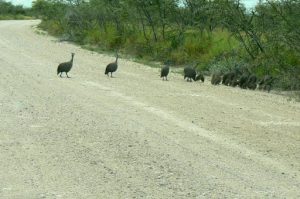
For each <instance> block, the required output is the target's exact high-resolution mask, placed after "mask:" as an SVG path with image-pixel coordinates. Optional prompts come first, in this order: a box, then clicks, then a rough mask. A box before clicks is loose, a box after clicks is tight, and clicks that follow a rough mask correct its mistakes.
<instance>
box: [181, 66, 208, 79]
mask: <svg viewBox="0 0 300 199" xmlns="http://www.w3.org/2000/svg"><path fill="white" fill-rule="evenodd" d="M183 73H184V79H186V78H187V81H188V82H192V80H194V81H198V80H201V81H204V77H203V75H202V74H200V75H198V76H196V75H197V73H196V70H195V69H194V68H191V67H185V68H184V70H183Z"/></svg>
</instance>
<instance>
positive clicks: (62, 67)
mask: <svg viewBox="0 0 300 199" xmlns="http://www.w3.org/2000/svg"><path fill="white" fill-rule="evenodd" d="M71 55H72V58H71V60H70V61H68V62H63V63H60V64H59V65H58V67H57V75H58V74H60V77H62V76H61V75H62V73H63V72H65V73H66V75H67V77H68V78H70V77H69V76H68V72H69V71H70V70H71V68H72V66H73V59H74V55H75V53H71Z"/></svg>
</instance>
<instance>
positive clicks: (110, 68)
mask: <svg viewBox="0 0 300 199" xmlns="http://www.w3.org/2000/svg"><path fill="white" fill-rule="evenodd" d="M118 58H119V55H118V52H117V55H116V61H115V62H112V63H110V64H108V65H107V66H106V69H105V73H104V74H105V75H107V76H108V77H109V73H110V77H113V76H112V73H113V72H116V70H117V69H118Z"/></svg>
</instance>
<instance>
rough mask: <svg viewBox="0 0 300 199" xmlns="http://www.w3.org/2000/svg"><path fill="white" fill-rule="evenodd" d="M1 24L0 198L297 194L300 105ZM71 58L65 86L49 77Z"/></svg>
mask: <svg viewBox="0 0 300 199" xmlns="http://www.w3.org/2000/svg"><path fill="white" fill-rule="evenodd" d="M38 23H39V21H38V20H32V21H0V67H1V68H0V69H1V70H0V198H9V199H10V198H22V199H23V198H70V199H73V198H300V103H299V102H294V101H293V100H289V99H288V98H286V97H284V96H279V95H275V94H272V93H270V94H269V93H265V92H260V91H249V90H241V89H238V88H231V87H226V86H212V85H211V84H210V82H209V81H206V82H205V83H200V82H193V83H189V82H185V81H184V80H183V77H182V75H180V74H177V73H171V74H170V76H169V80H170V81H162V80H161V79H160V78H159V69H157V68H151V67H147V66H144V65H142V64H138V63H135V62H133V61H130V60H126V59H122V58H121V59H119V69H118V71H117V72H116V73H115V78H108V77H107V76H105V75H104V70H105V67H106V65H107V64H108V63H110V62H112V61H114V57H110V56H108V55H104V54H97V53H93V52H90V51H87V50H84V49H82V48H80V47H79V46H76V45H74V44H70V43H66V42H58V41H57V40H56V39H55V38H53V37H50V36H48V35H42V34H37V33H36V29H35V28H34V27H35V26H36V25H37V24H38ZM71 52H75V57H74V66H73V69H72V70H71V72H70V73H69V75H70V76H71V78H59V77H58V76H56V69H57V66H58V64H59V63H60V62H64V61H68V60H70V57H71Z"/></svg>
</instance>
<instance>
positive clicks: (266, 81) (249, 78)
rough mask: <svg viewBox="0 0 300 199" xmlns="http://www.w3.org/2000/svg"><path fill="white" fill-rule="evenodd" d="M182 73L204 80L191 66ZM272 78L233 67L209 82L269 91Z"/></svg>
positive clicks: (109, 69)
mask: <svg viewBox="0 0 300 199" xmlns="http://www.w3.org/2000/svg"><path fill="white" fill-rule="evenodd" d="M74 56H75V53H71V60H70V61H68V62H63V63H60V64H59V65H58V67H57V75H59V74H60V77H62V74H63V73H66V76H67V77H68V78H70V77H69V76H68V72H70V70H71V69H72V66H73V60H74ZM118 59H119V55H118V52H117V53H116V60H115V61H114V62H112V63H109V64H108V65H107V66H106V68H105V72H104V74H105V75H107V76H108V77H109V73H110V77H113V76H112V74H113V73H114V72H116V71H117V69H118ZM169 72H170V66H169V65H166V66H164V67H162V69H161V74H160V77H161V78H162V79H163V80H166V81H168V75H169ZM183 73H184V79H186V80H187V81H188V82H192V81H199V80H201V81H202V82H204V80H205V78H204V75H203V74H202V73H197V71H196V70H195V68H193V67H185V68H184V70H183ZM274 80H275V78H273V77H272V76H270V75H266V76H264V77H263V78H262V79H260V80H259V79H258V78H257V76H256V75H255V74H251V73H250V72H249V71H247V70H246V71H245V72H243V73H242V72H240V71H239V70H237V69H235V70H233V71H230V72H227V73H225V74H222V73H220V72H216V73H213V75H212V78H211V84H212V85H219V84H221V83H222V84H223V85H226V86H232V87H236V86H239V87H240V88H242V89H251V90H255V89H256V88H257V87H258V88H259V89H260V90H266V91H268V92H270V90H271V89H272V86H273V82H274Z"/></svg>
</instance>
